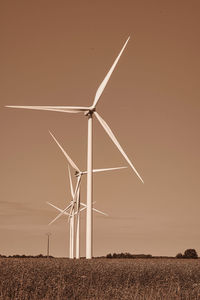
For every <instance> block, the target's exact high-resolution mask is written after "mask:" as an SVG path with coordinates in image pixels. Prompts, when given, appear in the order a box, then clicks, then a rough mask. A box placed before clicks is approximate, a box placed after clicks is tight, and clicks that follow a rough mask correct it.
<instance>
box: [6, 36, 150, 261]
mask: <svg viewBox="0 0 200 300" xmlns="http://www.w3.org/2000/svg"><path fill="white" fill-rule="evenodd" d="M129 39H130V37H128V39H127V40H126V42H125V44H124V45H123V47H122V49H121V51H120V53H119V54H118V56H117V58H116V59H115V61H114V63H113V65H112V66H111V68H110V70H109V71H108V73H107V74H106V76H105V78H104V80H103V81H102V83H101V84H100V86H99V88H98V89H97V91H96V94H95V97H94V101H93V104H92V105H91V106H89V107H86V106H13V105H12V106H11V105H9V106H6V107H11V108H24V109H36V110H49V111H57V112H66V113H84V114H85V116H87V118H88V150H87V220H86V227H87V228H86V258H87V259H91V258H92V254H93V248H92V246H93V243H92V237H93V234H92V229H93V226H92V225H93V224H92V191H93V180H92V179H93V175H92V169H93V166H92V163H93V159H92V157H93V156H92V154H93V147H92V146H93V143H92V133H93V130H92V123H93V115H95V117H96V118H97V120H98V121H99V123H100V124H101V126H102V127H103V129H104V130H105V131H106V133H107V134H108V136H109V137H110V139H111V140H112V141H113V143H114V144H115V146H116V147H117V148H118V150H119V151H120V152H121V154H122V155H123V156H124V158H125V159H126V161H127V162H128V164H129V165H130V167H131V168H132V169H133V171H134V172H135V173H136V175H137V176H138V177H139V179H140V180H141V181H142V182H143V179H142V178H141V176H140V175H139V173H138V172H137V170H136V168H135V167H134V166H133V164H132V162H131V161H130V159H129V158H128V156H127V155H126V153H125V152H124V150H123V148H122V147H121V145H120V144H119V142H118V140H117V138H116V137H115V135H114V134H113V132H112V130H111V129H110V127H109V126H108V124H107V123H106V122H105V121H104V120H103V118H102V117H101V116H100V115H99V114H98V113H97V111H96V107H97V103H98V101H99V99H100V97H101V95H102V93H103V91H104V89H105V87H106V85H107V83H108V81H109V79H110V76H111V75H112V73H113V71H114V69H115V67H116V65H117V63H118V61H119V59H120V57H121V55H122V53H123V51H124V49H125V47H126V45H127V43H128V41H129ZM143 183H144V182H143Z"/></svg>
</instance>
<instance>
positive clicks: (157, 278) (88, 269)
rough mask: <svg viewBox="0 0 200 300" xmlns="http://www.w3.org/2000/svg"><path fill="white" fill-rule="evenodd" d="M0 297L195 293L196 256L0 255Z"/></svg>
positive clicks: (199, 280)
mask: <svg viewBox="0 0 200 300" xmlns="http://www.w3.org/2000/svg"><path fill="white" fill-rule="evenodd" d="M0 299H1V300H7V299H18V300H25V299H30V300H34V299H35V300H36V299H37V300H40V299H46V300H51V299H52V300H55V299H57V300H58V299H66V300H68V299H95V300H96V299H104V300H105V299H109V300H110V299H120V300H121V299H137V300H139V299H170V300H172V299H182V300H183V299H200V259H163V258H162V259H93V260H92V261H88V260H85V259H81V260H68V259H62V258H54V259H47V258H1V259H0Z"/></svg>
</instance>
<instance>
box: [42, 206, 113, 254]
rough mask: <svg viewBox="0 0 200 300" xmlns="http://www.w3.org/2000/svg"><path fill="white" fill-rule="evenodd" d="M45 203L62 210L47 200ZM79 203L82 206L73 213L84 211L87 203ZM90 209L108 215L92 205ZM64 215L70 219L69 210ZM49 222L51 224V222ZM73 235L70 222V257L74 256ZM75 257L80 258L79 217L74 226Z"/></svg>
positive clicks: (61, 210)
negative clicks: (75, 226)
mask: <svg viewBox="0 0 200 300" xmlns="http://www.w3.org/2000/svg"><path fill="white" fill-rule="evenodd" d="M47 204H49V205H50V206H52V207H54V208H55V209H57V210H58V211H60V212H63V209H61V208H59V207H57V206H56V205H54V204H52V203H50V202H48V201H47ZM80 205H82V206H83V207H82V208H80V209H79V211H78V210H76V212H75V213H74V215H77V216H78V213H79V214H80V213H81V212H82V211H84V210H85V209H86V208H87V205H86V204H85V203H82V202H81V203H80ZM92 209H93V211H95V212H97V213H99V214H102V215H104V216H108V215H107V214H106V213H104V212H102V211H100V210H98V209H96V208H94V207H93V208H92ZM64 215H66V216H68V217H70V220H71V216H70V214H69V212H67V211H65V212H64ZM50 224H52V222H51V223H50ZM73 237H74V236H73V234H72V230H71V223H70V238H69V240H70V242H69V245H70V246H69V257H70V258H74V254H73V248H72V243H73ZM76 258H77V259H78V258H80V219H79V218H77V228H76Z"/></svg>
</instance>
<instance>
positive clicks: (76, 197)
mask: <svg viewBox="0 0 200 300" xmlns="http://www.w3.org/2000/svg"><path fill="white" fill-rule="evenodd" d="M49 133H50V135H51V136H52V138H53V139H54V141H55V143H56V144H57V145H58V147H59V148H60V150H61V151H62V153H63V154H64V156H65V157H66V159H67V161H68V163H69V164H70V165H71V167H72V168H73V169H74V170H75V177H76V178H77V181H76V189H75V191H74V189H73V184H72V177H71V172H70V168H69V166H68V172H69V180H70V190H71V196H72V199H73V200H72V201H71V203H70V205H68V206H67V207H66V208H65V210H62V211H60V213H59V214H58V215H57V216H56V218H55V219H53V221H51V223H50V224H52V223H53V222H54V221H56V220H57V219H58V218H59V217H60V216H61V215H62V214H63V212H64V211H65V212H66V211H67V210H69V209H70V213H69V216H70V218H69V220H70V233H71V236H72V238H71V239H70V240H71V243H70V244H71V249H72V250H71V253H72V255H73V249H74V238H73V237H74V209H75V204H76V207H77V218H76V219H77V224H76V225H77V226H76V246H77V245H78V246H77V247H76V252H77V253H79V252H80V250H79V240H80V204H81V205H83V206H85V208H86V207H87V205H85V204H84V203H81V202H80V186H81V178H82V176H83V175H85V174H87V171H81V170H80V169H79V168H78V167H77V165H76V164H75V162H74V161H73V160H72V159H71V157H70V156H69V154H67V152H66V151H65V150H64V149H63V147H62V146H61V145H60V143H59V142H58V141H57V139H56V138H55V136H54V135H53V134H52V133H51V132H50V131H49ZM125 168H127V167H115V168H104V169H93V170H92V172H93V173H98V172H107V171H115V170H120V169H125ZM58 210H59V209H58ZM93 210H94V211H96V212H99V213H102V212H101V211H99V210H96V209H95V208H93ZM76 256H77V257H78V256H79V255H78V254H77V255H76Z"/></svg>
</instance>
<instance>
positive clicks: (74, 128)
mask: <svg viewBox="0 0 200 300" xmlns="http://www.w3.org/2000/svg"><path fill="white" fill-rule="evenodd" d="M0 6H1V7H0V43H1V50H0V51H1V55H0V59H1V70H0V74H1V80H0V82H1V89H0V104H1V108H0V136H1V147H0V166H1V168H0V182H1V188H0V239H1V242H0V254H6V255H10V254H16V253H18V254H39V253H43V254H45V253H46V243H47V242H46V241H47V236H46V233H47V232H51V233H52V235H51V240H50V242H51V245H50V246H51V250H50V252H51V254H52V255H54V256H66V255H68V248H69V245H68V235H69V224H68V223H67V218H65V217H62V218H60V219H59V220H58V221H57V222H55V223H54V224H53V225H52V226H48V225H47V224H48V223H49V222H50V221H51V220H52V219H53V218H54V217H55V216H56V214H57V212H56V211H55V210H54V209H53V208H51V207H49V206H48V205H47V204H46V201H50V202H52V203H54V204H55V205H57V206H59V207H61V208H64V207H65V206H66V205H67V203H69V201H70V200H71V199H70V189H69V178H68V173H67V162H66V159H65V157H64V156H63V154H62V153H61V151H60V150H59V149H58V147H57V145H56V144H55V142H54V141H53V140H52V138H51V136H50V135H49V132H48V130H51V131H52V132H53V133H54V135H55V136H56V138H57V139H58V141H59V142H60V143H61V145H62V146H63V147H64V148H65V150H66V151H67V152H68V153H69V155H70V156H71V157H72V159H73V160H74V161H75V163H76V164H77V165H78V167H79V168H80V169H81V170H85V169H86V151H87V119H86V117H85V116H84V115H82V114H76V115H74V114H67V113H57V112H48V111H31V110H20V109H9V108H4V105H74V106H75V105H78V106H88V105H91V104H92V102H93V99H94V96H95V93H96V90H97V88H98V86H99V84H100V83H101V81H102V80H103V78H104V77H105V75H106V73H107V72H108V70H109V68H110V67H111V65H112V63H113V61H114V59H115V58H116V56H117V55H118V53H119V51H120V49H121V47H122V45H123V44H124V42H125V40H126V39H127V37H128V36H129V35H130V36H131V39H130V41H129V43H128V45H127V48H126V49H125V51H124V53H123V55H122V57H121V58H120V61H119V63H118V65H117V67H116V69H115V71H114V73H113V75H112V77H111V79H110V81H109V83H108V85H107V87H106V89H105V91H104V93H103V95H102V97H101V99H100V101H99V103H98V112H99V113H100V114H101V116H102V117H103V118H104V119H105V120H106V121H107V123H108V124H109V126H110V127H111V128H112V130H113V132H114V133H115V135H116V136H117V138H118V140H119V142H120V143H121V145H122V147H123V148H124V150H125V151H126V153H127V154H128V156H129V157H130V159H131V160H132V162H133V164H134V166H135V167H136V168H137V170H138V171H139V173H140V175H141V176H142V177H143V179H144V184H142V183H141V182H140V181H139V179H138V178H137V176H136V175H135V174H134V172H133V171H132V170H131V169H130V168H128V169H124V170H121V171H115V172H112V173H111V172H110V173H106V174H103V173H102V174H95V177H94V201H95V207H96V208H97V209H100V210H102V211H104V212H106V213H108V214H109V217H104V216H101V215H98V214H96V213H95V214H94V255H95V256H98V255H105V254H107V253H109V252H130V253H146V254H148V253H149V254H152V255H176V254H177V253H178V252H182V251H184V250H185V249H187V248H195V249H196V250H197V252H199V254H200V232H199V228H200V217H199V212H200V184H199V173H200V159H199V153H200V140H199V129H200V97H199V96H200V88H199V78H200V59H199V53H200V18H199V11H200V3H199V1H195V0H192V1H186V0H182V1H181V0H176V1H172V0H169V1H160V0H152V1H147V0H146V1H144V0H137V1H134V0H129V1H128V0H125V1H118V0H109V1H106V0H101V1H96V0H90V1H89V0H84V1H77V0H75V1H72V0H71V1H69V0H65V1H64V0H60V1H52V0H48V1H47V0H43V1H38V0H36V1H25V0H19V1H11V0H7V1H2V2H1V4H0ZM126 165H127V164H126V161H125V160H124V158H123V157H122V156H121V154H120V153H119V152H118V150H117V148H116V147H115V146H114V144H113V143H112V142H111V141H110V139H109V138H108V136H107V135H106V133H105V132H104V131H103V129H102V127H100V125H99V124H98V123H97V120H94V167H95V168H104V167H105V168H107V167H116V166H126ZM74 183H75V181H74ZM82 201H83V202H86V178H85V179H84V180H83V182H82ZM81 226H82V227H81V255H82V256H84V255H85V212H83V213H82V217H81Z"/></svg>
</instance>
